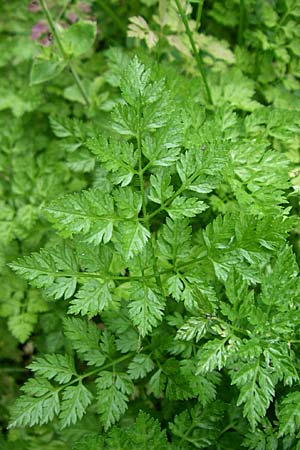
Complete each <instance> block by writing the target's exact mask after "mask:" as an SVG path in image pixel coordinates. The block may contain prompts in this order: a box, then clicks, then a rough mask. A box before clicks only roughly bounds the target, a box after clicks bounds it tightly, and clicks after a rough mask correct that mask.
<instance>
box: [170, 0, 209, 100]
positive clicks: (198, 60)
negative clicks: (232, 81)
mask: <svg viewBox="0 0 300 450" xmlns="http://www.w3.org/2000/svg"><path fill="white" fill-rule="evenodd" d="M175 3H176V6H177V9H178V12H179V14H180V16H181V18H182V21H183V24H184V27H185V31H186V34H187V36H188V38H189V41H190V44H191V47H192V51H193V55H194V58H195V60H196V63H197V66H198V69H199V72H200V74H201V77H202V81H203V84H204V87H205V91H206V95H207V99H208V102H209V103H210V104H211V105H212V104H213V100H212V96H211V92H210V89H209V86H208V83H207V79H206V75H205V70H204V65H203V61H202V58H201V55H200V54H199V52H198V50H197V48H196V44H195V41H194V38H193V34H192V32H191V30H190V26H189V22H188V19H187V17H186V14H185V12H184V10H183V8H182V6H181V3H180V0H175Z"/></svg>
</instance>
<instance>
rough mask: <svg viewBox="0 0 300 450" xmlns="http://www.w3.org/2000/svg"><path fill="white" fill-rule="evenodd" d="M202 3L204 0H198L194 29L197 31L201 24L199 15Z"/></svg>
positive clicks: (200, 14)
mask: <svg viewBox="0 0 300 450" xmlns="http://www.w3.org/2000/svg"><path fill="white" fill-rule="evenodd" d="M203 4H204V0H200V1H199V3H198V8H197V16H196V26H195V31H198V30H199V28H200V25H201V16H202V10H203Z"/></svg>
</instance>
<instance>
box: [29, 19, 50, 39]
mask: <svg viewBox="0 0 300 450" xmlns="http://www.w3.org/2000/svg"><path fill="white" fill-rule="evenodd" d="M47 31H48V25H47V22H45V21H44V20H40V21H39V22H37V23H36V24H35V25H33V27H32V28H31V39H32V40H33V41H35V40H36V39H38V38H39V37H40V36H41V35H42V34H43V33H46V32H47Z"/></svg>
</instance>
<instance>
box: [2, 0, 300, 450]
mask: <svg viewBox="0 0 300 450" xmlns="http://www.w3.org/2000/svg"><path fill="white" fill-rule="evenodd" d="M77 3H78V2H74V7H75V6H76V8H79V5H80V4H79V3H78V4H77ZM142 3H143V6H141V9H142V8H145V6H144V5H145V4H147V5H148V6H151V7H152V6H153V5H155V3H156V2H155V1H154V2H153V1H149V0H147V1H146V0H145V1H143V2H142ZM191 3H192V2H191ZM49 4H50V2H49ZM198 4H199V5H200V6H203V2H202V3H201V2H198ZM198 4H197V5H196V6H197V7H196V8H194V10H193V9H192V7H191V6H190V5H187V4H185V2H181V1H179V0H178V1H177V0H176V1H174V2H172V4H170V5H167V6H168V8H169V10H170V11H171V13H172V14H173V13H174V12H176V14H177V16H176V20H177V21H178V20H180V21H182V23H181V28H180V29H179V30H178V34H179V35H178V36H177V37H178V40H177V41H176V40H175V41H174V39H175V38H173V40H172V39H171V40H170V38H168V36H170V29H169V28H168V27H169V26H170V27H171V32H172V33H173V32H174V33H175V30H173V31H172V26H173V25H172V23H173V22H172V20H175V18H172V17H173V16H172V15H171V16H170V18H169V19H168V20H169V22H168V23H167V24H166V25H165V26H166V29H162V30H161V35H160V36H159V37H158V38H157V42H156V43H155V45H154V46H152V47H151V46H150V47H151V52H152V55H149V53H148V52H147V51H140V52H139V57H138V56H136V55H132V54H131V53H130V52H126V51H125V50H122V49H120V48H114V49H110V50H108V51H107V52H106V54H105V56H101V58H99V60H101V68H102V69H103V74H101V80H99V79H98V78H97V70H96V64H94V63H93V58H95V60H96V61H97V58H98V57H99V53H100V52H97V50H96V51H95V50H93V46H96V45H97V40H96V39H98V38H97V37H96V25H95V23H89V22H88V21H87V20H86V17H83V18H82V21H81V19H80V20H78V21H77V22H76V23H74V24H69V25H68V27H66V28H63V27H61V25H60V24H59V23H56V22H55V20H54V18H53V16H54V9H51V8H50V9H48V6H47V2H44V1H42V2H41V4H40V6H41V9H40V10H39V11H38V14H42V13H43V12H44V13H45V15H46V18H47V17H48V26H49V27H50V29H51V27H53V35H54V40H53V41H52V44H51V46H50V47H51V48H49V47H46V48H44V47H42V48H41V49H40V53H39V54H38V55H35V59H34V61H33V64H32V66H31V69H30V70H31V84H32V85H33V87H31V88H30V89H36V92H37V93H38V95H43V89H45V90H46V93H47V95H51V92H54V93H55V95H56V97H55V98H56V101H57V105H56V104H55V106H52V107H49V111H48V110H47V114H45V113H44V112H43V114H42V121H41V123H42V129H41V130H40V134H37V135H35V133H34V132H31V131H30V130H28V136H27V141H30V137H31V133H32V135H33V136H34V139H36V140H37V141H36V140H34V141H33V142H34V143H35V142H39V140H38V138H39V137H40V141H41V143H40V146H39V147H38V149H39V152H40V153H38V154H36V148H35V146H34V145H33V144H32V143H31V145H32V147H29V149H30V152H28V155H29V156H28V155H27V159H26V158H25V154H26V152H25V150H24V148H23V146H21V148H20V150H19V152H20V155H21V157H20V158H19V159H21V161H19V159H18V161H19V166H17V167H21V169H20V170H19V172H20V173H21V174H22V177H21V178H20V180H21V181H22V180H27V179H26V178H25V176H26V175H27V172H28V170H27V172H26V168H27V169H28V167H30V168H31V172H30V173H29V175H30V176H31V178H30V182H29V181H26V182H25V183H24V186H27V187H26V189H25V188H23V191H22V189H21V187H20V185H21V181H18V180H19V178H17V177H16V176H15V175H14V173H15V172H14V171H12V174H13V177H12V178H13V180H14V183H13V185H12V186H13V189H12V191H10V190H9V186H8V183H7V180H5V182H3V183H4V184H3V186H4V188H3V191H4V192H5V194H6V197H7V198H9V199H10V198H11V199H13V200H7V204H6V208H8V209H5V211H8V212H9V214H8V215H7V217H8V219H9V220H7V222H9V223H10V225H11V228H10V230H11V232H10V234H8V238H7V240H6V241H5V242H4V244H5V246H4V250H3V255H4V257H5V258H4V257H3V260H4V259H5V260H6V265H5V262H3V265H4V267H5V269H4V275H5V274H7V284H6V286H7V288H6V290H5V296H6V297H5V301H3V302H2V303H3V305H4V307H3V308H2V309H0V312H1V315H2V316H4V317H8V326H9V328H10V330H11V331H12V332H13V333H14V335H15V336H16V337H17V338H18V339H19V340H20V341H21V342H26V341H27V339H28V337H29V336H30V334H31V333H32V331H33V330H35V336H33V339H32V342H34V343H35V345H36V348H34V350H35V355H34V356H33V357H31V355H30V362H29V364H28V365H27V368H28V369H30V373H31V374H27V372H26V373H25V374H24V376H23V377H22V380H20V381H19V384H21V385H22V386H21V393H20V395H19V396H18V398H17V399H16V401H15V403H14V405H13V406H12V408H11V411H10V421H9V426H8V434H7V435H8V439H7V442H8V443H7V446H8V448H16V445H17V446H19V447H20V448H26V447H24V445H25V446H26V445H27V444H28V445H29V446H30V447H31V448H33V449H36V448H43V446H44V447H45V448H47V449H49V448H50V449H52V448H53V449H60V448H61V449H73V450H79V449H80V450H96V449H97V450H101V449H103V450H104V449H105V450H106V449H109V450H110V449H111V450H116V449H119V450H121V449H124V450H125V449H126V450H131V449H132V450H137V449H140V450H148V449H149V450H150V449H151V450H156V449H157V450H164V449H165V450H167V449H168V450H192V449H198V448H203V449H217V450H222V449H224V450H225V449H226V450H228V449H239V448H242V447H245V448H249V449H265V450H269V449H297V448H300V447H299V443H298V442H299V436H300V420H299V417H300V410H299V399H300V391H299V370H300V367H299V358H298V349H299V343H300V330H299V319H300V315H299V311H300V303H299V294H300V278H299V267H298V264H297V245H298V239H297V235H298V229H299V219H298V215H297V214H298V210H299V206H298V202H299V201H298V185H297V174H295V166H294V165H293V163H295V162H296V161H295V159H294V158H293V157H294V156H295V154H296V144H297V142H298V138H299V136H298V134H297V133H298V132H299V119H298V116H297V114H296V113H295V114H294V113H290V112H289V111H283V110H280V109H276V108H271V107H268V106H264V105H263V104H261V103H259V101H258V97H257V96H256V94H257V91H256V90H255V82H254V81H253V80H251V79H250V78H246V77H245V76H244V75H243V74H241V73H240V72H238V69H237V68H236V71H235V68H233V69H232V68H230V67H227V65H225V66H224V67H225V69H224V70H225V71H226V74H225V75H226V76H227V79H228V85H227V84H226V83H225V81H226V76H225V78H224V79H223V81H222V83H223V84H222V85H220V84H219V83H218V80H219V78H218V76H219V75H218V74H220V73H221V72H220V66H218V68H217V69H216V71H215V72H213V69H211V71H207V70H205V64H206V63H205V59H203V55H201V54H200V55H198V53H197V48H196V44H197V32H196V33H195V34H193V32H192V31H191V30H192V26H193V21H192V20H191V19H190V18H189V17H188V14H192V13H194V15H195V17H194V19H195V20H194V22H196V24H198V28H199V24H200V18H201V14H200V13H201V11H200V9H201V8H200V6H199V5H198ZM242 4H244V2H241V6H242ZM249 4H250V3H249ZM99 5H102V2H99ZM164 5H165V2H161V3H160V5H159V6H160V7H159V9H158V16H156V18H155V20H156V23H160V22H159V20H162V19H158V18H159V17H160V18H163V17H164V16H163V13H164V9H163V7H164ZM251 5H252V2H251ZM50 6H51V5H50ZM165 6H166V5H165ZM52 7H53V5H52ZM176 8H177V9H176ZM218 8H220V7H218ZM95 10H96V7H95ZM76 11H77V10H76ZM78 11H79V9H78ZM172 11H173V12H172ZM199 11H200V13H199ZM207 11H208V12H207V13H209V14H210V15H211V17H213V18H214V20H216V11H217V6H216V7H215V8H213V9H212V10H211V9H208V10H207ZM241 11H243V10H242V9H241ZM110 12H111V11H110ZM128 12H130V13H132V11H131V10H130V8H128ZM70 13H72V10H71V11H69V10H65V9H64V10H63V14H70ZM102 13H103V11H102ZM152 13H153V10H150V12H149V15H148V17H146V19H147V20H148V21H149V23H150V21H151V20H152V19H151V18H152V16H153V14H152ZM199 14H200V17H199ZM110 17H111V19H112V20H113V21H114V23H115V24H116V27H117V28H118V25H117V23H118V18H117V19H116V17H115V15H114V13H112V15H111V16H110ZM132 17H135V19H133V20H131V24H141V23H142V22H141V21H140V22H138V19H136V17H138V16H132ZM154 17H155V15H154ZM59 20H61V15H60V16H59ZM119 20H120V19H119ZM139 20H140V19H139ZM57 22H58V21H57ZM121 23H122V22H121ZM145 23H146V25H147V22H145ZM146 25H145V24H144V26H146ZM149 27H150V25H149ZM119 28H120V23H119ZM130 30H131V33H130V34H131V37H133V32H135V33H136V34H135V36H134V37H138V38H139V39H140V38H141V36H138V35H137V34H138V33H137V30H136V29H134V27H132V25H131V28H130ZM149 30H150V31H151V29H150V28H149ZM196 31H198V30H196ZM111 32H112V33H113V32H114V30H112V31H111ZM224 34H225V32H224ZM171 35H172V34H171ZM174 36H175V34H174ZM184 36H185V37H184ZM245 36H246V34H245ZM122 38H123V35H122ZM100 39H101V38H100ZM147 39H148V44H149V36H148V38H147ZM181 39H183V41H184V42H185V43H186V45H187V46H189V45H190V50H189V52H190V53H189V54H188V55H186V58H187V59H185V57H184V56H183V55H182V54H181V55H180V48H181V49H182V47H180V46H179V44H178V42H181ZM195 39H196V40H195ZM214 39H215V40H214V41H213V42H214V43H216V42H217V40H218V36H216V37H215V38H214ZM240 39H242V38H240ZM243 39H244V38H243ZM159 40H161V47H156V45H158V46H159V45H160V44H159ZM168 40H169V41H170V43H169V44H170V48H168V47H167V44H166V43H167V42H168ZM183 41H182V42H183ZM146 42H147V41H146ZM174 42H177V50H178V52H179V53H178V54H176V53H174V48H175V49H176V46H175V47H174V45H173V44H174ZM195 42H196V44H195ZM210 43H212V40H211V41H210ZM77 44H78V45H77ZM148 44H147V45H148ZM197 45H198V44H197ZM222 45H223V47H222V48H223V49H224V48H227V47H228V46H227V44H224V43H223V44H222ZM148 46H149V45H148ZM60 47H61V48H60ZM83 48H84V49H83ZM214 48H215V49H216V47H214ZM210 49H211V47H210ZM94 52H95V53H94ZM228 52H229V50H228ZM229 54H230V53H227V56H228V55H229ZM162 55H166V57H165V58H163V57H162ZM174 55H175V56H176V58H175V61H174V62H172V61H171V60H172V56H173V57H174ZM215 55H216V54H215ZM232 55H233V53H232ZM31 56H33V55H31ZM212 56H213V54H212ZM160 58H161V62H160V63H158V62H157V60H159V59H160ZM180 58H183V59H182V60H181V59H180ZM193 58H195V63H194V62H193V66H192V69H191V72H192V76H189V75H188V74H187V73H186V69H187V61H188V60H189V59H190V60H193ZM180 61H182V67H183V68H184V70H181V71H179V70H178V68H179V67H180ZM227 63H228V64H229V66H230V65H231V64H234V60H232V61H231V62H229V61H227V62H226V64H227ZM57 64H59V70H57V71H55V70H54V69H55V68H57V67H58V65H57ZM209 66H211V64H209ZM45 67H46V68H47V70H46V74H49V70H50V69H51V70H53V72H51V70H50V73H51V76H50V77H49V76H47V77H46V78H45V71H44V69H45ZM49 68H50V69H49ZM84 68H86V69H84ZM88 68H90V70H88ZM27 69H28V73H29V68H28V67H27ZM24 70H25V68H24ZM196 70H198V73H196ZM232 70H233V71H232ZM232 73H235V74H237V73H239V74H240V75H236V78H234V79H233V81H232V80H231V82H229V77H230V74H232ZM52 75H53V76H52ZM224 80H225V81H224ZM238 80H240V81H241V84H240V85H239V84H238ZM42 83H44V84H42ZM70 83H71V87H70V86H69V85H68V84H70ZM234 83H237V89H240V91H239V92H244V93H245V96H244V98H239V97H238V96H237V95H232V96H231V95H230V92H233V91H232V86H233V84H234ZM249 83H250V84H249ZM229 85H230V86H231V87H230V88H228V90H227V91H226V87H227V86H229ZM99 97H100V100H99ZM48 98H49V97H48ZM61 105H64V109H63V110H62V111H61V110H60V106H61ZM10 107H11V108H12V107H13V106H12V104H10ZM39 108H42V107H41V106H39ZM39 114H40V113H38V112H35V111H33V112H30V116H29V119H31V120H33V119H34V118H36V117H39ZM45 116H46V117H45ZM1 117H2V116H1ZM14 120H15V121H17V120H18V121H19V119H14ZM13 123H15V122H13ZM18 126H19V128H18V129H19V130H20V131H19V133H20V135H21V143H23V142H24V139H25V137H24V135H26V133H25V131H24V128H22V124H20V123H19V122H18ZM35 130H36V128H34V131H35ZM43 136H46V137H45V138H44V140H43ZM12 137H13V132H12V131H11V132H10V133H9V135H8V137H7V140H4V137H3V142H5V143H6V142H8V143H9V144H10V147H7V150H6V152H5V158H4V161H5V164H6V165H5V168H7V167H10V164H9V161H10V158H12V160H13V162H14V158H15V157H16V155H18V154H19V153H18V150H16V149H15V146H16V147H17V149H18V146H17V144H15V146H14V145H13V143H14V142H15V141H12ZM27 141H26V142H27ZM19 145H21V144H20V143H19ZM11 147H13V151H12V153H10V152H9V151H8V150H9V148H11ZM12 155H13V156H12ZM291 155H293V157H292V156H291ZM24 161H25V162H24ZM28 161H30V163H31V165H30V166H29V164H28ZM291 161H292V162H291ZM26 162H27V163H26ZM14 164H15V162H14ZM14 164H12V167H13V168H15V165H14ZM26 164H27V165H26ZM46 168H47V169H46ZM6 170H7V171H6V172H4V173H5V176H8V175H7V174H8V173H10V172H9V170H8V169H6ZM19 172H18V171H17V173H18V174H19ZM18 176H20V175H18ZM15 180H17V181H18V183H17V181H15ZM35 183H36V184H37V186H39V183H40V184H41V187H40V189H38V187H36V190H34V191H33V192H32V189H33V188H32V187H33V186H35ZM45 185H46V187H47V189H46V191H45V190H43V189H42V187H43V186H45ZM15 186H19V191H16V189H17V188H16V187H15ZM24 203H25V204H26V205H27V208H28V204H29V205H30V211H31V215H30V216H29V217H30V218H31V221H29V220H28V221H27V222H26V221H25V218H24V214H22V211H27V209H26V208H25V209H24ZM18 208H19V209H20V211H21V212H18ZM18 214H19V216H20V217H19V219H18ZM26 217H27V216H26ZM18 225H19V227H18ZM2 229H3V232H4V230H6V228H5V227H4V226H3V227H2ZM2 229H1V230H2ZM34 232H35V234H34ZM32 235H33V236H32ZM7 249H13V251H11V252H10V253H8V250H7ZM295 250H296V253H295ZM7 263H8V264H7ZM26 283H28V285H27V284H26ZM28 286H29V287H28ZM12 299H14V302H12ZM16 305H17V306H16ZM12 306H14V308H12ZM22 308H24V309H22ZM15 317H17V319H14V318H15ZM31 317H33V319H31ZM26 319H27V321H26ZM14 321H15V326H14ZM14 345H15V344H14ZM32 345H33V344H32ZM27 375H28V376H27ZM19 430H21V431H19ZM21 433H22V434H21ZM24 436H25V438H24ZM0 444H1V445H2V441H1V439H0ZM5 445H6V444H5Z"/></svg>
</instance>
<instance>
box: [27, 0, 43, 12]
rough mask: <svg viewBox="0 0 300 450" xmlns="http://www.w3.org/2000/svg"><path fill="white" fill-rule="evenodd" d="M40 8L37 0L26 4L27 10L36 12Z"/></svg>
mask: <svg viewBox="0 0 300 450" xmlns="http://www.w3.org/2000/svg"><path fill="white" fill-rule="evenodd" d="M40 9H41V7H40V4H39V2H38V0H33V1H32V2H30V3H29V5H28V11H30V12H38V11H39V10H40Z"/></svg>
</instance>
